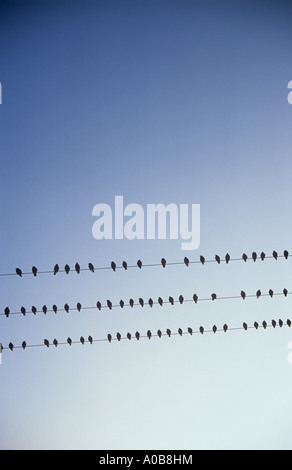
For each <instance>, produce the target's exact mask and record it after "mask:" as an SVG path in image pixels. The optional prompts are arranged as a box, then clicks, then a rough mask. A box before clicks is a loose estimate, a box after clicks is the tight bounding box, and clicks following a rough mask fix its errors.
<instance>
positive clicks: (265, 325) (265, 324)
mask: <svg viewBox="0 0 292 470" xmlns="http://www.w3.org/2000/svg"><path fill="white" fill-rule="evenodd" d="M267 326H268V324H267V322H266V321H265V320H264V321H263V327H264V329H265V330H266V329H267Z"/></svg>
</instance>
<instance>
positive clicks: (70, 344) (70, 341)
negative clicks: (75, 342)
mask: <svg viewBox="0 0 292 470" xmlns="http://www.w3.org/2000/svg"><path fill="white" fill-rule="evenodd" d="M67 343H68V344H69V346H72V339H71V338H70V337H69V338H67Z"/></svg>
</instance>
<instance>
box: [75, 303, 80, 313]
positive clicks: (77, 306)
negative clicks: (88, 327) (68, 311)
mask: <svg viewBox="0 0 292 470" xmlns="http://www.w3.org/2000/svg"><path fill="white" fill-rule="evenodd" d="M76 308H77V310H78V312H80V311H81V303H80V302H78V304H77V305H76Z"/></svg>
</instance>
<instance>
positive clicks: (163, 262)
mask: <svg viewBox="0 0 292 470" xmlns="http://www.w3.org/2000/svg"><path fill="white" fill-rule="evenodd" d="M161 264H162V267H163V268H165V266H166V259H164V258H162V259H161Z"/></svg>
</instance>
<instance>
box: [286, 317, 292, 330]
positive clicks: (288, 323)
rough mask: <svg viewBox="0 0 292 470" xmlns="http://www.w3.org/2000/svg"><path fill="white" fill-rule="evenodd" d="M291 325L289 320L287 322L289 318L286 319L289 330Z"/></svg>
mask: <svg viewBox="0 0 292 470" xmlns="http://www.w3.org/2000/svg"><path fill="white" fill-rule="evenodd" d="M291 324H292V323H291V320H289V318H288V320H287V325H288V326H289V328H291Z"/></svg>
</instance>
